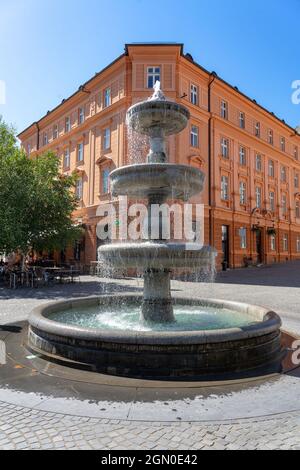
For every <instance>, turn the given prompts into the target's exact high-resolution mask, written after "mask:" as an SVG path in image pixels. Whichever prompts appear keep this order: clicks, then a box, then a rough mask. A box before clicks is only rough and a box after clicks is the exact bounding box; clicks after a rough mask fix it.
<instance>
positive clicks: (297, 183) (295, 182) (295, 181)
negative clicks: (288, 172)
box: [294, 173, 299, 188]
mask: <svg viewBox="0 0 300 470" xmlns="http://www.w3.org/2000/svg"><path fill="white" fill-rule="evenodd" d="M294 185H295V188H299V173H295V177H294Z"/></svg>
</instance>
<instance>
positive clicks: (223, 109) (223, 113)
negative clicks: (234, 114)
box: [221, 100, 228, 119]
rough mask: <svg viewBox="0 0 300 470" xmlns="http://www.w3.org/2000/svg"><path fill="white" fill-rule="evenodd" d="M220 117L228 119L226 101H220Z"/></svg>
mask: <svg viewBox="0 0 300 470" xmlns="http://www.w3.org/2000/svg"><path fill="white" fill-rule="evenodd" d="M221 117H222V118H223V119H228V103H227V101H223V100H222V101H221Z"/></svg>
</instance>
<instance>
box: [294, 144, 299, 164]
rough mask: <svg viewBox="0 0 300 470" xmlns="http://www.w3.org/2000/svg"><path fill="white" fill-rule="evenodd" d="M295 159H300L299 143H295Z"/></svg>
mask: <svg viewBox="0 0 300 470" xmlns="http://www.w3.org/2000/svg"><path fill="white" fill-rule="evenodd" d="M294 159H295V160H298V159H299V155H298V147H297V145H295V147H294Z"/></svg>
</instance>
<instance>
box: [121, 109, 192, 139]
mask: <svg viewBox="0 0 300 470" xmlns="http://www.w3.org/2000/svg"><path fill="white" fill-rule="evenodd" d="M189 119H190V112H189V111H188V109H187V108H186V107H185V106H182V105H180V104H178V103H175V102H173V101H167V100H161V101H160V100H152V101H151V100H149V101H143V102H141V103H137V104H135V105H133V106H131V108H129V110H128V111H127V124H128V125H129V126H130V127H131V128H132V129H133V130H135V131H137V132H139V133H140V134H144V135H148V136H150V137H152V136H153V134H155V133H156V129H157V128H159V129H160V130H161V131H162V132H163V134H164V135H172V134H177V133H179V132H181V131H182V130H183V129H185V128H186V126H187V123H188V120H189Z"/></svg>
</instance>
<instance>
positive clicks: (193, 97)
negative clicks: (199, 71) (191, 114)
mask: <svg viewBox="0 0 300 470" xmlns="http://www.w3.org/2000/svg"><path fill="white" fill-rule="evenodd" d="M198 90H199V89H198V86H197V85H194V83H191V96H190V98H191V103H192V104H194V105H195V106H197V105H198V103H199V101H198V95H199V91H198Z"/></svg>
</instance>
